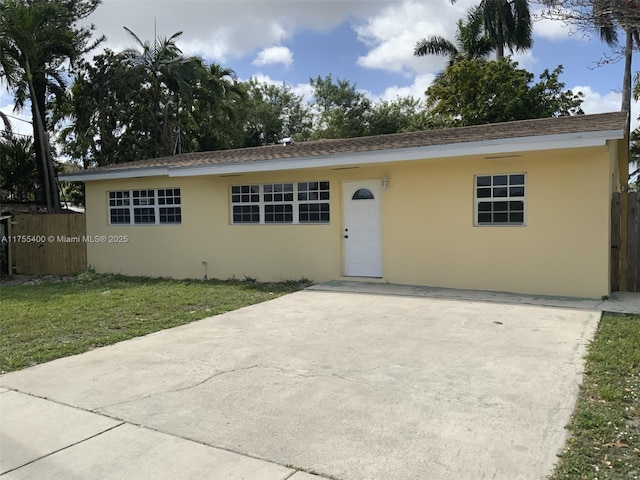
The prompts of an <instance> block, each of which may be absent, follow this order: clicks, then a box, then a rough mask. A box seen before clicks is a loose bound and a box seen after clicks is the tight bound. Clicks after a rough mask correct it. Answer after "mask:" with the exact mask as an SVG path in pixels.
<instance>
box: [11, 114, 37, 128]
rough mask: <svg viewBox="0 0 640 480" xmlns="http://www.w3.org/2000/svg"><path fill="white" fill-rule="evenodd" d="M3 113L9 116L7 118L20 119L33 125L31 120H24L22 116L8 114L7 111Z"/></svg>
mask: <svg viewBox="0 0 640 480" xmlns="http://www.w3.org/2000/svg"><path fill="white" fill-rule="evenodd" d="M5 115H6V116H7V117H9V118H13V119H14V120H20V121H21V122H24V123H28V124H30V125H33V122H32V121H31V120H25V119H24V118H20V117H15V116H13V115H9V114H8V113H5Z"/></svg>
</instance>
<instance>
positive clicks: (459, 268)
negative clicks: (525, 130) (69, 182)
mask: <svg viewBox="0 0 640 480" xmlns="http://www.w3.org/2000/svg"><path fill="white" fill-rule="evenodd" d="M500 173H526V202H527V203H526V218H527V221H526V226H522V227H517V226H508V227H507V226H503V227H498V226H492V227H475V226H474V176H475V175H479V174H500ZM385 175H386V176H388V177H389V179H390V186H389V189H388V190H386V191H384V192H383V193H382V235H383V236H382V243H383V278H382V280H383V281H387V282H392V283H404V284H417V285H430V286H440V287H452V288H464V289H483V290H496V291H511V292H522V293H534V294H550V295H567V296H576V297H590V298H598V297H600V296H602V295H607V294H608V293H609V255H610V247H609V210H610V206H609V205H610V195H611V189H612V184H611V178H612V177H611V156H610V153H609V152H608V151H607V149H606V148H605V147H600V148H591V149H574V150H558V151H546V152H534V153H523V154H522V155H521V156H517V157H513V158H503V159H485V158H484V157H481V156H478V157H464V158H449V159H437V160H424V161H413V162H403V163H394V164H384V165H375V166H362V167H359V168H355V169H351V170H333V169H326V170H304V171H302V170H298V171H289V172H284V173H283V172H276V173H260V174H243V175H241V176H237V177H227V178H224V177H212V176H210V177H182V178H168V177H153V178H139V179H127V180H111V181H92V182H87V189H86V191H87V233H88V234H89V235H107V236H111V235H127V236H128V237H129V241H128V242H127V243H124V244H110V243H99V244H95V243H94V244H89V245H88V247H87V248H88V252H87V253H88V262H89V264H90V265H91V266H92V267H94V268H96V269H97V270H98V271H101V272H116V273H123V274H128V275H150V276H171V277H175V278H202V276H203V274H204V266H203V264H202V262H207V274H208V276H209V277H210V278H213V277H215V278H230V277H234V276H235V277H236V278H243V277H244V276H249V277H254V278H257V279H259V280H282V279H296V278H301V277H307V278H310V279H312V280H314V281H326V280H330V279H336V278H340V277H341V275H342V242H343V240H342V190H341V189H342V182H343V181H352V180H367V179H381V178H382V177H383V176H385ZM316 180H318V181H323V180H329V181H330V182H331V223H330V224H328V225H231V224H230V218H229V216H230V215H229V187H230V186H231V185H236V184H248V183H269V182H278V181H281V182H291V181H293V182H295V181H316ZM168 187H173V188H175V187H179V188H181V194H182V224H181V225H162V226H142V225H135V226H109V225H108V214H107V202H106V198H107V193H106V192H107V191H110V190H126V189H139V188H168Z"/></svg>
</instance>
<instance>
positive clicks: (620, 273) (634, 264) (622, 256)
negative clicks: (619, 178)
mask: <svg viewBox="0 0 640 480" xmlns="http://www.w3.org/2000/svg"><path fill="white" fill-rule="evenodd" d="M625 203H626V211H627V218H626V232H624V227H623V226H622V225H623V224H624V222H622V218H621V214H622V212H623V211H624V206H625ZM625 233H626V245H627V248H626V249H625V251H622V250H621V246H622V245H623V243H624V242H622V236H623V235H624V234H625ZM611 265H612V268H611V290H613V291H619V290H624V291H627V292H640V193H639V192H629V193H615V194H614V195H613V200H612V203H611Z"/></svg>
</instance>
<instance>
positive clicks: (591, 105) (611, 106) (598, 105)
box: [571, 85, 640, 129]
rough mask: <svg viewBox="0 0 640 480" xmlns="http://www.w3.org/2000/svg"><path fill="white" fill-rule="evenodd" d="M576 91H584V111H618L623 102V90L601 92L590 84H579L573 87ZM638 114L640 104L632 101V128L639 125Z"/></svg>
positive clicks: (639, 113) (639, 112)
mask: <svg viewBox="0 0 640 480" xmlns="http://www.w3.org/2000/svg"><path fill="white" fill-rule="evenodd" d="M571 90H572V91H573V92H574V93H576V92H582V93H583V94H584V101H583V102H582V110H584V113H587V114H589V113H605V112H617V111H619V110H620V104H621V103H622V93H621V92H607V93H605V94H602V93H599V92H597V91H595V90H593V88H591V87H590V86H584V85H578V86H575V87H573V88H572V89H571ZM638 115H640V105H639V104H638V102H634V101H633V100H632V101H631V128H632V129H634V128H637V127H638V125H639V123H640V122H639V121H638Z"/></svg>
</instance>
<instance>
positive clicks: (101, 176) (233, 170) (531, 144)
mask: <svg viewBox="0 0 640 480" xmlns="http://www.w3.org/2000/svg"><path fill="white" fill-rule="evenodd" d="M622 138H624V132H623V131H622V130H602V131H596V132H581V133H568V134H555V135H539V136H529V137H517V138H506V139H495V140H483V141H480V142H462V143H452V144H445V145H429V146H424V147H408V148H396V149H388V150H373V151H370V152H352V153H338V154H333V155H317V156H312V157H296V158H286V159H281V160H257V161H243V162H237V163H223V164H211V165H197V166H183V167H180V166H176V167H151V168H145V167H140V168H130V169H123V170H116V171H109V170H105V171H98V172H93V173H92V172H91V171H88V172H87V173H84V174H67V175H60V176H59V179H60V180H63V181H91V180H114V179H120V178H135V177H154V176H169V177H193V176H200V175H229V174H242V173H252V172H274V171H282V170H299V169H307V168H331V167H338V166H345V165H365V164H376V163H392V162H402V161H411V160H428V159H434V158H449V157H461V156H470V155H494V154H504V153H513V152H533V151H543V150H553V149H567V148H583V147H600V146H605V145H606V144H607V140H618V139H622ZM283 148H286V147H283Z"/></svg>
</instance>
